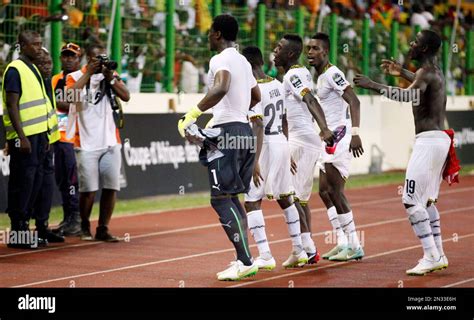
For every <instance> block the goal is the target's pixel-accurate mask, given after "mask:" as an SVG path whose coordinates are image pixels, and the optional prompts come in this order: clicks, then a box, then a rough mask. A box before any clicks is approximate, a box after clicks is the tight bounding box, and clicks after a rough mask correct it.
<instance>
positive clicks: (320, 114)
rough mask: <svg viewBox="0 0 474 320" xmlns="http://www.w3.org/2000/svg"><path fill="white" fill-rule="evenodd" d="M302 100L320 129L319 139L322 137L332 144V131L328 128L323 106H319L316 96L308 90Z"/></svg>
mask: <svg viewBox="0 0 474 320" xmlns="http://www.w3.org/2000/svg"><path fill="white" fill-rule="evenodd" d="M303 101H304V102H305V103H306V106H307V107H308V109H309V112H311V115H312V116H313V118H314V120H316V123H317V124H318V126H319V129H321V133H320V136H321V139H323V140H324V141H325V142H326V143H328V144H332V142H333V139H334V136H333V132H332V131H331V130H329V128H328V125H327V123H326V117H325V116H324V111H323V108H321V105H320V104H319V102H318V100H316V98H315V97H314V96H313V95H312V94H311V93H310V92H308V93H306V94H305V95H304V97H303Z"/></svg>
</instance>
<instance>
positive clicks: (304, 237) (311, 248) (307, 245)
mask: <svg viewBox="0 0 474 320" xmlns="http://www.w3.org/2000/svg"><path fill="white" fill-rule="evenodd" d="M301 241H302V242H303V248H304V250H305V251H306V252H307V253H316V246H315V245H314V241H313V239H312V238H311V232H303V233H301Z"/></svg>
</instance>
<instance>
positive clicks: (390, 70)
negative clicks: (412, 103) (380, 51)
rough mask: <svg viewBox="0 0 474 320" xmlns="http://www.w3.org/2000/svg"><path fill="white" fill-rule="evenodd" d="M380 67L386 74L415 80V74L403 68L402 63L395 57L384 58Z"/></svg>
mask: <svg viewBox="0 0 474 320" xmlns="http://www.w3.org/2000/svg"><path fill="white" fill-rule="evenodd" d="M380 68H381V69H382V71H383V72H384V73H385V74H389V75H392V76H395V77H402V78H403V79H405V80H408V81H410V82H413V81H414V80H415V74H414V73H413V72H411V71H408V70H407V69H403V67H402V65H401V64H400V63H399V62H397V61H396V60H395V59H393V58H391V59H390V60H388V59H382V64H381V65H380Z"/></svg>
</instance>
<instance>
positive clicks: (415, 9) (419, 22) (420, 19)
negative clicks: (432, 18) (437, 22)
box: [410, 3, 430, 30]
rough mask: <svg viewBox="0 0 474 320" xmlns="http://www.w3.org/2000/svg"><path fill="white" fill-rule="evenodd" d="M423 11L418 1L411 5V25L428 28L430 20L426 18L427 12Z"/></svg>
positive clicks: (423, 28)
mask: <svg viewBox="0 0 474 320" xmlns="http://www.w3.org/2000/svg"><path fill="white" fill-rule="evenodd" d="M424 12H425V10H424V8H423V6H422V5H421V4H420V3H415V4H414V5H413V6H412V14H411V19H410V25H411V26H412V27H416V26H419V27H420V28H421V29H422V30H425V29H429V28H430V22H429V20H428V19H427V14H423V13H424Z"/></svg>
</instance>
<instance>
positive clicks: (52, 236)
mask: <svg viewBox="0 0 474 320" xmlns="http://www.w3.org/2000/svg"><path fill="white" fill-rule="evenodd" d="M38 237H39V238H40V239H46V240H48V242H51V243H53V242H54V243H59V242H64V237H63V236H61V235H59V234H57V233H54V232H53V231H51V229H43V230H38Z"/></svg>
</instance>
